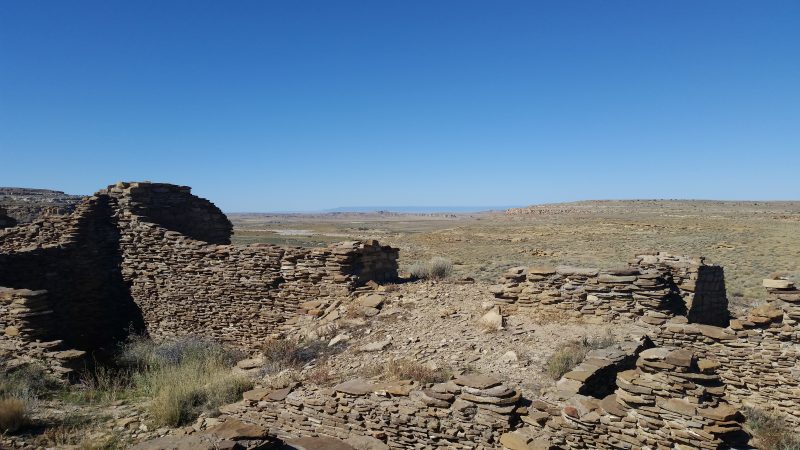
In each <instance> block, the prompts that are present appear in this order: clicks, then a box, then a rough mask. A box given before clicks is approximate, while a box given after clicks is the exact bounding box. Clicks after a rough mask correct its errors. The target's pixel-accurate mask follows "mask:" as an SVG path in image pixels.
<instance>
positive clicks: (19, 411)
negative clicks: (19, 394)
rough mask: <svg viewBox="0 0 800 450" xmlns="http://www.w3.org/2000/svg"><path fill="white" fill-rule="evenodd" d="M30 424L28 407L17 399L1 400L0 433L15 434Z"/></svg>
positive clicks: (7, 398)
mask: <svg viewBox="0 0 800 450" xmlns="http://www.w3.org/2000/svg"><path fill="white" fill-rule="evenodd" d="M27 422H28V406H27V405H26V403H25V401H24V400H22V399H20V398H16V397H6V398H1V399H0V432H2V433H13V432H15V431H17V430H19V429H20V428H22V427H23V426H24V425H25V424H26V423H27Z"/></svg>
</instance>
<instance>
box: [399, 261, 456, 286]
mask: <svg viewBox="0 0 800 450" xmlns="http://www.w3.org/2000/svg"><path fill="white" fill-rule="evenodd" d="M408 271H409V273H410V274H411V276H412V277H414V278H417V279H420V280H443V279H445V278H448V277H449V276H450V275H452V274H453V263H452V261H450V260H449V259H447V258H441V257H438V256H437V257H435V258H432V259H431V260H430V261H428V262H425V263H414V264H412V265H411V266H410V267H409V268H408Z"/></svg>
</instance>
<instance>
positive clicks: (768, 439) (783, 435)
mask: <svg viewBox="0 0 800 450" xmlns="http://www.w3.org/2000/svg"><path fill="white" fill-rule="evenodd" d="M743 412H744V415H745V417H746V418H747V422H746V423H745V427H746V428H747V429H748V431H750V433H751V434H752V435H753V437H754V438H755V439H756V441H757V443H758V448H762V449H764V450H800V433H798V432H797V430H795V429H793V428H792V426H791V425H789V424H788V423H786V421H785V420H783V419H782V418H781V417H779V416H777V415H775V414H774V413H771V412H768V411H763V410H760V409H756V408H745V409H744V411H743Z"/></svg>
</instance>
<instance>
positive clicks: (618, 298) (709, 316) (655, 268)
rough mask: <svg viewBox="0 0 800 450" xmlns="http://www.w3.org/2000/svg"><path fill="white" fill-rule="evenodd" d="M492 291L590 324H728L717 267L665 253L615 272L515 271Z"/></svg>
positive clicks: (510, 301) (505, 298) (568, 269)
mask: <svg viewBox="0 0 800 450" xmlns="http://www.w3.org/2000/svg"><path fill="white" fill-rule="evenodd" d="M491 291H492V293H493V294H494V295H495V298H496V299H497V300H498V301H500V302H504V303H508V304H511V305H515V306H517V307H521V308H535V309H537V310H539V311H556V312H561V313H564V314H566V315H570V316H573V317H580V318H582V319H584V320H587V321H589V322H597V323H604V322H611V321H626V322H632V321H637V320H642V321H644V322H645V323H648V324H652V325H657V324H662V323H664V322H665V321H666V320H667V319H669V318H671V317H674V316H686V317H688V318H689V320H690V321H692V322H696V323H708V324H716V325H726V324H727V323H728V301H727V297H726V295H725V281H724V274H723V270H722V268H721V267H719V266H707V265H705V264H704V262H703V260H702V258H688V257H675V256H672V255H668V254H665V253H658V254H653V255H640V256H637V257H636V258H635V259H634V260H633V261H631V263H630V264H629V265H628V266H627V267H621V268H615V269H602V270H601V269H595V268H581V267H569V266H559V267H515V268H512V269H509V270H508V271H507V272H506V273H505V274H503V276H502V277H501V278H500V280H499V281H498V284H496V285H494V286H492V287H491Z"/></svg>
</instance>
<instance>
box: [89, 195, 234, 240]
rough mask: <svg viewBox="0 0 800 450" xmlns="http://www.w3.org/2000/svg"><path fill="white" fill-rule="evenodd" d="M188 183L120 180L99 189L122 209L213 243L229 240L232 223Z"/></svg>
mask: <svg viewBox="0 0 800 450" xmlns="http://www.w3.org/2000/svg"><path fill="white" fill-rule="evenodd" d="M191 191H192V189H191V188H190V187H189V186H178V185H174V184H168V183H151V182H119V183H116V184H113V185H110V186H109V187H108V188H107V189H103V190H101V191H99V192H98V193H97V194H96V195H109V196H111V197H114V198H116V199H117V201H118V202H119V205H120V207H121V208H122V210H123V211H125V212H127V213H129V214H130V215H135V216H139V218H144V219H145V220H147V221H150V222H153V223H155V224H158V225H160V226H162V227H164V228H166V229H168V230H170V231H177V232H179V233H181V234H184V235H186V236H188V237H190V238H192V239H196V240H200V241H205V242H210V243H212V244H229V243H230V241H231V234H232V233H233V225H232V224H231V222H230V221H229V220H228V218H227V217H226V216H225V214H224V213H223V212H222V211H221V210H220V209H219V208H217V206H216V205H214V204H213V203H211V202H210V201H208V200H206V199H204V198H200V197H197V196H195V195H192V193H191Z"/></svg>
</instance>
